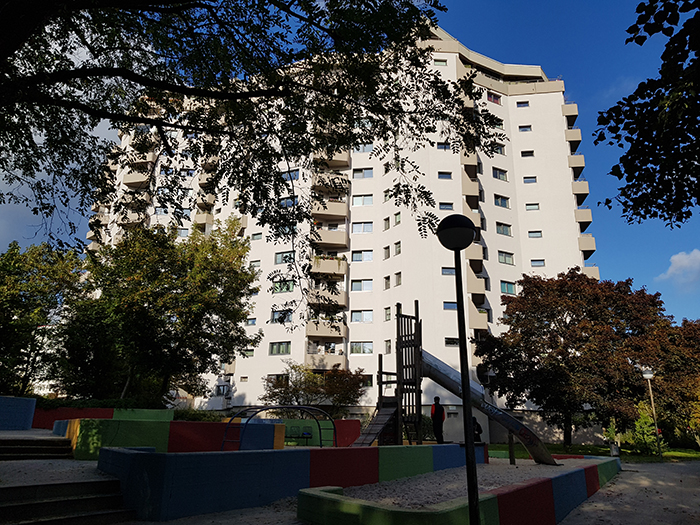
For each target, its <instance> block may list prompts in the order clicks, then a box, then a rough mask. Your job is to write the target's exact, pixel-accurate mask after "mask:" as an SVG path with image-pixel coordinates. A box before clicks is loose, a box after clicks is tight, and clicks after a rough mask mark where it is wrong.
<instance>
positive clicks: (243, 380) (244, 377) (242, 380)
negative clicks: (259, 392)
mask: <svg viewBox="0 0 700 525" xmlns="http://www.w3.org/2000/svg"><path fill="white" fill-rule="evenodd" d="M239 381H240V382H241V383H247V382H248V376H241V378H240V379H239Z"/></svg>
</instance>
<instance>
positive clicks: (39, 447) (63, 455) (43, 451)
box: [0, 437, 73, 461]
mask: <svg viewBox="0 0 700 525" xmlns="http://www.w3.org/2000/svg"><path fill="white" fill-rule="evenodd" d="M72 457H73V449H72V448H71V444H70V439H66V438H50V437H47V438H35V437H32V438H20V437H16V438H0V461H15V460H19V459H71V458H72Z"/></svg>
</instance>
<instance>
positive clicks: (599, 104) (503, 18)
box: [439, 0, 700, 322]
mask: <svg viewBox="0 0 700 525" xmlns="http://www.w3.org/2000/svg"><path fill="white" fill-rule="evenodd" d="M639 1H640V0H631V1H630V0H613V1H610V0H607V1H601V0H589V1H588V2H571V1H561V0H558V1H554V0H540V1H539V2H522V1H515V0H489V1H488V2H486V1H483V0H480V1H476V0H468V1H465V0H445V1H444V2H443V3H444V4H445V5H446V6H447V7H448V12H447V13H443V14H440V15H439V21H440V26H441V27H442V28H443V29H444V30H445V31H447V32H448V33H450V34H451V35H452V36H454V37H455V38H457V39H458V40H459V41H460V42H462V43H463V44H464V45H465V46H467V47H468V48H469V49H472V50H473V51H476V52H478V53H481V54H483V55H486V56H488V57H490V58H493V59H495V60H498V61H499V62H505V63H510V64H532V65H539V66H542V69H543V70H544V72H545V74H546V75H547V76H548V77H549V78H550V79H556V78H559V77H561V78H562V79H563V80H564V83H565V86H566V96H567V98H568V99H569V100H572V101H574V102H576V103H577V104H578V110H579V117H578V119H577V121H576V125H577V126H579V127H580V128H581V131H582V134H583V141H582V143H581V146H580V147H579V151H580V152H582V153H583V154H584V155H585V158H586V168H585V170H584V171H583V175H584V176H585V177H586V179H587V180H588V182H589V186H590V192H591V193H590V195H589V196H588V199H587V200H586V203H585V204H586V205H589V206H590V207H591V208H592V210H593V223H592V224H591V226H590V227H589V228H588V230H587V232H590V233H592V234H593V235H594V236H595V239H596V247H597V251H596V253H595V254H594V255H593V257H591V259H589V262H593V263H595V264H597V265H598V266H599V268H600V277H601V279H608V280H613V281H619V280H623V279H628V278H630V277H631V278H633V279H634V285H635V288H640V287H642V286H644V287H646V289H647V291H649V292H652V293H655V292H660V293H661V298H662V300H663V301H664V303H665V304H666V311H667V313H669V314H671V315H673V316H674V318H675V319H676V321H677V322H680V321H681V320H682V319H683V318H684V317H686V318H688V319H697V318H700V218H697V217H696V218H695V219H692V220H691V221H689V222H688V223H686V224H685V225H683V226H682V227H681V228H675V229H673V230H671V229H669V228H667V227H665V226H664V224H663V223H662V222H660V221H647V222H645V223H642V224H641V225H628V224H627V223H626V221H624V220H623V219H622V218H621V217H620V209H619V208H617V209H616V208H613V209H612V210H611V211H609V210H607V209H606V208H604V207H603V206H598V205H597V203H598V202H600V201H603V200H604V199H605V198H606V197H613V196H615V195H616V194H617V191H616V189H617V187H618V186H619V184H618V182H619V181H618V180H617V179H616V178H614V177H612V176H610V175H607V173H608V172H609V171H610V168H611V167H612V166H613V165H614V164H615V163H616V160H617V158H618V157H619V155H620V151H621V150H620V149H619V148H617V147H611V146H602V145H601V146H594V145H593V140H592V134H593V131H594V130H595V128H596V125H595V124H596V118H597V115H598V112H599V111H603V110H605V109H607V108H609V107H610V106H612V105H614V104H615V103H616V102H617V101H618V100H620V99H621V98H622V97H624V96H625V95H628V94H630V93H631V92H632V91H633V90H634V88H635V87H636V86H637V84H638V83H639V82H640V81H642V80H644V79H646V78H650V77H653V76H656V74H657V72H658V68H659V65H660V63H661V60H660V56H661V52H662V51H663V45H664V43H665V39H664V38H663V37H662V38H657V37H654V38H652V39H651V40H650V41H648V42H647V43H646V44H645V45H644V46H642V47H640V46H637V45H635V44H628V45H625V38H626V35H627V34H626V33H625V29H626V28H628V27H629V26H630V25H632V24H633V23H634V21H635V19H636V16H635V8H636V6H637V4H638V3H639ZM696 213H698V214H700V210H697V211H696Z"/></svg>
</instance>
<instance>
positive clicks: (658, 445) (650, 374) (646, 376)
mask: <svg viewBox="0 0 700 525" xmlns="http://www.w3.org/2000/svg"><path fill="white" fill-rule="evenodd" d="M642 377H643V378H644V379H646V380H647V385H649V399H651V414H652V415H653V416H654V430H655V431H656V448H657V450H658V451H659V457H660V458H662V459H663V455H662V453H661V438H659V425H658V423H657V422H656V408H654V393H653V392H652V390H651V380H652V379H653V378H654V371H653V370H650V369H648V368H646V369H644V370H642Z"/></svg>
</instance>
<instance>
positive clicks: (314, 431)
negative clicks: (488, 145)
mask: <svg viewBox="0 0 700 525" xmlns="http://www.w3.org/2000/svg"><path fill="white" fill-rule="evenodd" d="M283 421H284V426H285V438H284V442H285V443H287V444H289V445H301V446H305V447H306V446H309V447H318V446H319V437H318V425H317V424H316V421H314V420H313V419H284V420H283ZM319 423H320V424H321V428H322V429H327V430H322V432H323V446H324V447H330V446H331V445H332V443H333V423H332V422H331V421H328V420H327V419H325V420H320V419H319ZM307 431H308V432H309V433H310V434H311V437H310V438H309V439H308V440H307V439H301V438H298V437H293V435H295V434H296V435H301V434H302V433H304V432H307Z"/></svg>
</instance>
